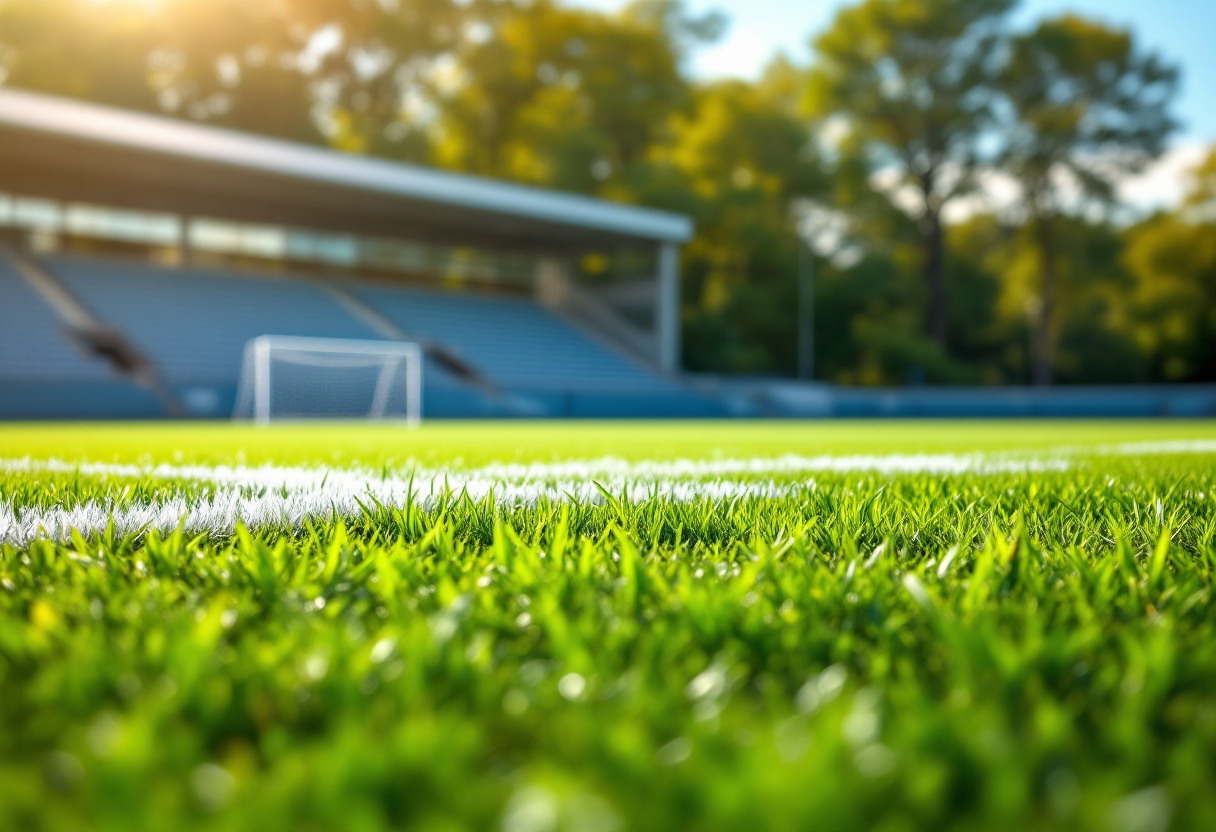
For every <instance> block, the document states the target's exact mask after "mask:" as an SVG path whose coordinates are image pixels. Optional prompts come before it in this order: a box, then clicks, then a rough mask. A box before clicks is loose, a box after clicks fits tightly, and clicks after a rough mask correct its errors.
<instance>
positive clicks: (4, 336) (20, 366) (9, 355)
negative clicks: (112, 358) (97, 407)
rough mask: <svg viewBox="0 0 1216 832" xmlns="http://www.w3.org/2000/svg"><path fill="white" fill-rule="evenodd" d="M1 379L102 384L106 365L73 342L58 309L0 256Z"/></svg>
mask: <svg viewBox="0 0 1216 832" xmlns="http://www.w3.org/2000/svg"><path fill="white" fill-rule="evenodd" d="M0 298H2V299H3V302H0V378H3V379H40V380H52V381H100V380H104V379H106V378H107V377H109V376H110V371H109V368H108V367H107V365H106V362H104V361H102V360H101V359H97V358H90V357H87V356H86V355H85V354H84V353H83V352H82V351H81V350H80V349H78V348H77V347H76V345H75V344H73V343H72V341H71V338H70V336H69V335H68V333H67V331H66V330H65V329H64V327H63V324H62V323H61V322H60V320H59V318H58V316H56V314H55V311H54V310H53V309H52V308H51V307H50V305H49V304H48V303H47V302H46V301H45V300H44V299H43V298H42V297H41V296H40V295H39V294H38V293H37V292H36V291H34V289H33V287H32V286H30V285H29V284H28V283H26V282H25V280H24V279H23V278H22V277H21V275H20V274H18V273H17V270H16V268H15V267H14V266H13V264H12V263H11V262H10V261H9V259H8V257H7V256H5V255H4V254H3V252H0Z"/></svg>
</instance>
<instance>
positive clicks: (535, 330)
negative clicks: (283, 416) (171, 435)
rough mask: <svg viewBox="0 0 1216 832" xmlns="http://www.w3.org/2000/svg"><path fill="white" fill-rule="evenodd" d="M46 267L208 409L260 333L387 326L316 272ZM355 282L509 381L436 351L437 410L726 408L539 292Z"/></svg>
mask: <svg viewBox="0 0 1216 832" xmlns="http://www.w3.org/2000/svg"><path fill="white" fill-rule="evenodd" d="M43 265H45V266H46V268H47V269H48V271H49V272H50V273H51V274H53V275H54V276H55V277H56V278H57V279H58V280H60V281H61V282H62V283H63V285H64V286H65V287H66V288H67V289H68V290H69V291H71V292H72V293H73V294H75V295H76V297H78V298H79V299H80V300H81V301H82V302H83V303H84V304H85V305H86V306H87V307H89V309H91V310H92V311H93V313H94V314H96V315H97V317H98V318H99V319H101V320H102V321H104V322H105V323H106V324H107V325H109V326H112V327H114V328H116V329H118V330H120V331H121V332H123V333H124V334H125V335H126V337H127V338H128V339H129V340H130V341H131V343H132V344H134V345H135V347H137V348H138V349H139V350H140V351H141V352H143V353H144V354H145V355H147V356H148V357H149V358H151V359H152V360H153V361H154V362H155V364H156V367H157V370H158V373H159V376H160V378H161V380H162V381H163V382H164V383H165V385H166V386H167V387H168V389H170V390H171V391H173V392H174V393H175V394H176V395H178V396H179V397H180V398H181V399H182V400H183V401H184V402H185V404H186V406H187V409H188V410H189V411H190V412H192V413H194V414H195V415H208V416H221V415H224V414H225V413H227V412H231V407H232V402H233V401H234V399H235V393H236V385H237V381H238V379H239V376H240V369H241V363H242V358H243V354H244V349H245V344H246V343H247V342H248V341H249V340H250V339H252V338H255V337H257V336H259V335H304V336H313V337H324V338H359V339H376V338H378V337H379V336H378V335H377V334H376V332H375V331H374V330H372V329H371V328H370V327H369V326H368V325H367V324H366V323H364V321H362V320H361V319H360V318H358V317H357V316H356V315H355V314H353V313H352V312H351V311H349V310H348V309H347V308H346V307H344V306H343V305H342V304H341V303H340V302H338V300H337V299H336V298H335V297H334V296H333V295H332V294H331V293H330V292H328V291H326V289H325V287H324V286H323V285H321V284H320V283H319V282H317V281H316V280H312V279H306V278H301V277H291V276H280V275H267V274H262V273H253V272H249V273H245V272H238V271H221V270H208V269H200V268H167V267H156V266H151V265H147V264H143V263H137V262H134V261H124V260H117V259H102V258H93V257H81V256H55V257H48V258H45V259H44V261H43ZM347 288H348V289H349V290H350V291H351V292H352V293H353V294H354V295H355V296H356V297H358V298H360V299H361V300H362V301H363V302H365V303H366V304H367V305H368V306H370V307H372V308H373V309H375V310H377V311H378V312H379V313H380V314H381V315H383V316H384V317H385V318H387V319H388V320H390V321H392V322H393V323H395V324H396V325H397V326H398V327H400V329H401V330H402V331H404V332H405V333H406V334H407V335H408V336H411V337H417V338H419V339H423V340H426V341H430V342H432V343H434V344H436V345H439V346H442V347H443V348H444V349H445V350H446V351H447V352H448V353H450V354H454V355H456V356H459V357H460V358H461V359H463V361H464V362H465V363H466V364H467V365H468V366H469V367H470V368H472V369H473V370H474V371H476V372H477V373H478V374H480V375H481V377H482V378H484V379H487V380H488V381H489V382H490V383H491V384H492V385H494V386H496V387H497V388H498V389H499V390H500V391H501V392H500V393H499V394H496V393H493V392H487V391H486V390H484V389H480V388H478V387H475V386H471V385H470V384H468V383H466V382H464V381H462V380H461V379H459V378H457V377H456V376H455V375H453V374H452V373H451V372H449V371H448V370H447V369H445V368H444V366H443V365H442V364H441V363H438V362H436V361H434V360H431V359H430V358H428V360H427V362H426V367H425V369H424V374H423V376H424V384H425V388H426V394H425V395H424V397H423V401H424V409H425V413H426V415H428V416H486V415H533V416H545V415H549V416H597V415H603V416H613V415H616V416H645V415H653V416H659V415H672V416H674V415H707V414H712V413H716V412H717V410H716V409H715V407H714V406H712V404H711V403H710V402H709V400H708V399H705V398H704V397H702V396H699V395H697V394H696V393H693V392H691V391H690V390H688V389H687V388H686V387H684V386H683V385H681V384H679V383H677V382H675V381H672V380H670V379H668V378H666V377H664V376H662V375H660V374H658V373H655V372H652V371H650V370H648V369H647V368H645V367H644V366H642V365H640V364H638V363H635V362H634V361H632V360H631V359H629V358H627V357H625V356H624V355H622V354H619V353H617V352H616V351H615V350H614V349H613V348H611V347H609V346H607V345H606V344H603V343H600V342H599V341H598V340H596V339H595V338H594V337H593V336H591V335H589V334H587V333H584V332H582V331H581V330H579V329H577V328H575V327H574V326H572V325H570V324H568V323H566V322H565V321H563V320H562V319H560V318H559V317H557V316H556V315H554V314H553V313H551V312H549V311H548V310H545V309H543V308H542V307H540V306H538V305H536V304H534V303H531V302H529V301H526V300H516V299H510V298H489V297H484V296H475V295H468V294H456V293H444V292H438V291H425V290H418V289H406V288H396V287H391V286H385V285H382V284H377V285H373V284H358V285H354V286H351V285H350V284H347ZM24 351H25V350H24V349H23V352H24Z"/></svg>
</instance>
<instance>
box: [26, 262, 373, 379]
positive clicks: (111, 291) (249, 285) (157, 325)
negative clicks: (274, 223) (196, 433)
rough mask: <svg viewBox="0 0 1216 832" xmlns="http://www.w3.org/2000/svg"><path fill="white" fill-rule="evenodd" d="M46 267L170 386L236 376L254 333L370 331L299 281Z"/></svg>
mask: <svg viewBox="0 0 1216 832" xmlns="http://www.w3.org/2000/svg"><path fill="white" fill-rule="evenodd" d="M46 263H47V266H48V267H49V268H50V270H51V272H52V273H54V274H55V276H56V277H58V278H59V279H60V280H61V281H63V283H64V284H65V285H67V287H68V288H69V289H70V290H71V291H72V292H73V293H75V295H76V296H77V297H79V298H80V299H81V300H82V301H84V303H85V304H86V305H88V306H89V308H90V309H92V310H93V311H94V312H95V313H96V314H97V315H98V316H99V317H100V318H101V319H102V320H104V321H105V322H106V323H108V324H110V325H111V326H114V327H117V328H118V329H120V330H122V331H123V332H124V333H126V335H127V337H128V338H130V339H131V341H132V342H133V343H134V344H135V345H136V346H137V347H139V348H140V349H141V350H142V351H143V352H144V353H145V354H146V355H148V356H150V357H151V358H152V359H153V360H154V361H155V362H156V364H157V367H158V368H159V370H160V374H161V377H162V378H163V379H164V381H165V382H166V383H168V384H170V385H180V384H207V383H216V382H220V383H235V382H236V380H237V377H238V375H239V374H240V369H241V360H242V357H243V355H244V350H245V344H246V343H247V342H248V341H249V340H250V339H252V338H256V337H257V336H259V335H267V334H273V335H311V336H318V337H325V338H371V339H374V338H376V337H377V336H376V334H375V333H374V332H372V331H371V330H370V329H369V328H368V327H367V326H365V325H364V324H363V323H362V322H361V321H359V320H358V319H356V318H355V317H354V316H352V315H351V314H350V313H349V312H347V311H346V310H345V309H343V308H342V307H340V306H339V305H338V304H336V303H335V302H334V300H333V298H331V297H330V296H329V295H328V294H327V293H326V292H325V290H324V289H323V288H321V287H320V286H317V285H315V284H313V283H309V282H306V281H302V280H289V279H279V278H277V277H262V276H258V277H253V276H244V275H241V276H237V275H235V274H229V273H225V272H218V271H206V270H200V269H169V268H155V267H149V266H143V265H135V264H132V263H125V262H121V261H108V260H100V259H87V258H76V257H56V258H52V259H49V260H47V261H46Z"/></svg>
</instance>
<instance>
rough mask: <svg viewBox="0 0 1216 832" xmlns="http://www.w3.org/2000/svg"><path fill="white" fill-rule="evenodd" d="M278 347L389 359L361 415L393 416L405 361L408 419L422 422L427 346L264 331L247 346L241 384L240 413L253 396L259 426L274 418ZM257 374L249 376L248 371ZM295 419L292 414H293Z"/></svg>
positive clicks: (237, 414) (410, 422)
mask: <svg viewBox="0 0 1216 832" xmlns="http://www.w3.org/2000/svg"><path fill="white" fill-rule="evenodd" d="M276 349H281V350H284V351H288V352H293V353H301V352H303V353H310V352H311V353H330V354H346V355H351V356H371V357H379V358H383V359H386V363H384V364H383V365H382V366H381V367H380V370H379V375H378V376H377V378H376V389H375V391H374V393H373V394H372V404H371V408H370V410H369V411H368V414H367V415H366V416H360V417H356V418H359V419H371V420H375V421H394V420H395V419H394V418H393V417H388V416H386V415H385V409H386V407H387V404H388V397H389V390H390V386H391V384H392V380H393V376H394V374H395V373H396V372H397V371H398V369H399V368H400V364H401V362H404V363H405V396H406V398H405V410H406V413H405V419H404V422H405V423H406V424H407V425H409V426H410V427H414V426H417V425H418V424H421V422H422V347H421V346H419V345H418V344H415V343H410V342H404V341H362V340H357V339H349V338H309V337H301V336H294V335H259V336H258V337H257V338H254V339H253V340H251V341H249V342H248V343H247V344H246V345H245V360H244V364H243V366H242V368H241V379H240V384H239V386H238V388H237V401H236V412H235V413H234V416H235V417H236V418H241V411H242V410H244V408H242V404H243V403H244V400H245V399H246V397H247V396H250V395H252V401H251V402H250V404H251V408H250V410H251V415H252V418H253V421H254V422H255V423H257V424H259V425H267V424H270V421H271V418H272V415H271V414H272V412H273V411H272V408H271V396H272V391H273V388H272V385H271V383H270V367H271V358H272V354H273V352H274V351H275V350H276ZM250 370H251V371H252V376H253V377H252V378H251V379H246V378H245V374H246V372H247V371H250ZM288 418H290V417H288Z"/></svg>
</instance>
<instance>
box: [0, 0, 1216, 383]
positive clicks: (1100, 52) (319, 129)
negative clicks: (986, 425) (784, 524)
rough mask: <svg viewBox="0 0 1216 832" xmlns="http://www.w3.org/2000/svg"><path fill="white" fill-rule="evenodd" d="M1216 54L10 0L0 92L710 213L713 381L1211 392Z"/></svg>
mask: <svg viewBox="0 0 1216 832" xmlns="http://www.w3.org/2000/svg"><path fill="white" fill-rule="evenodd" d="M1213 35H1216V15H1214V14H1213V7H1212V5H1211V2H1210V0H1159V2H1154V3H1144V2H1139V0H1086V1H1085V2H1082V1H1081V0H1077V2H1069V3H1056V2H1050V0H1034V1H1033V2H1031V1H1030V0H1027V2H1023V3H1017V2H1013V0H861V2H838V1H837V0H729V2H728V1H727V0H723V1H722V2H719V3H717V4H705V3H700V2H698V3H696V4H684V3H682V2H678V1H677V0H640V2H633V3H622V2H616V0H587V2H583V3H574V2H562V3H557V2H500V1H499V0H257V2H250V1H249V0H0V81H2V83H3V84H4V85H5V86H7V87H11V88H20V89H25V90H32V91H37V92H42V93H47V94H52V95H56V96H65V97H70V98H75V99H84V100H88V101H92V102H98V103H103V104H107V105H112V106H116V107H121V108H126V109H133V110H139V111H145V112H149V113H156V114H160V115H166V116H170V117H174V118H178V119H184V120H190V121H194V122H202V123H206V124H209V125H216V126H223V127H228V128H234V129H238V130H242V131H248V132H253V133H260V134H265V135H268V136H273V137H277V138H282V139H288V140H292V141H296V142H305V143H310V144H313V145H319V146H326V147H330V148H334V149H338V150H341V151H345V152H348V153H353V154H368V155H374V156H379V157H384V158H388V159H393V160H400V161H407V162H413V163H421V164H425V165H431V166H436V167H439V168H444V169H449V170H452V171H458V172H466V173H474V174H480V175H485V176H490V177H495V178H500V179H506V180H512V181H515V182H520V183H526V184H531V185H538V186H543V187H545V188H552V189H558V190H562V191H570V192H577V193H583V194H588V195H594V196H597V197H602V198H606V199H609V200H614V201H621V202H626V203H633V204H638V205H644V206H650V207H655V208H661V209H667V210H671V211H676V212H680V213H683V214H687V215H688V216H690V217H692V218H693V220H694V221H695V224H696V232H695V237H694V238H693V239H692V241H691V242H690V243H689V244H688V245H687V246H686V247H685V248H684V250H683V255H682V260H681V270H682V271H681V280H682V324H683V346H682V349H683V356H682V363H683V366H684V368H685V369H686V370H690V371H697V372H704V373H714V374H739V373H744V374H751V375H759V376H773V377H794V376H801V377H808V378H809V377H812V376H813V377H814V378H816V379H818V380H822V381H827V382H832V383H836V384H841V385H860V386H903V385H920V384H935V385H1015V384H1016V385H1025V384H1037V385H1052V384H1080V383H1084V384H1112V383H1150V382H1213V381H1216V152H1214V151H1213V150H1212V147H1213V142H1214V140H1216V108H1213V107H1212V106H1211V96H1210V93H1206V92H1205V90H1211V89H1213V88H1216V51H1214V50H1212V48H1211V43H1212V41H1213ZM0 190H3V188H0ZM577 267H578V270H579V271H580V272H581V273H582V274H583V275H584V276H586V277H587V278H588V279H593V278H594V276H595V275H597V274H600V273H607V272H608V271H610V270H611V269H612V268H613V262H612V259H611V258H609V257H607V256H603V255H597V254H596V253H594V252H591V253H587V254H585V255H584V256H582V258H581V261H580V262H579V263H578V266H577ZM808 293H809V295H808ZM812 310H813V311H812ZM808 315H812V316H813V321H814V334H813V339H812V336H811V335H810V333H809V330H808V322H807V319H808ZM800 332H801V336H800ZM800 337H801V340H800Z"/></svg>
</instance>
